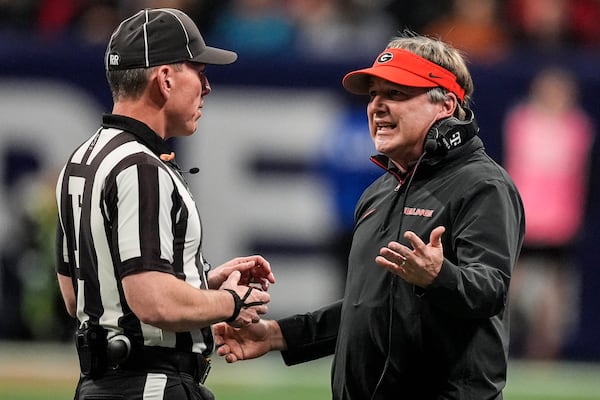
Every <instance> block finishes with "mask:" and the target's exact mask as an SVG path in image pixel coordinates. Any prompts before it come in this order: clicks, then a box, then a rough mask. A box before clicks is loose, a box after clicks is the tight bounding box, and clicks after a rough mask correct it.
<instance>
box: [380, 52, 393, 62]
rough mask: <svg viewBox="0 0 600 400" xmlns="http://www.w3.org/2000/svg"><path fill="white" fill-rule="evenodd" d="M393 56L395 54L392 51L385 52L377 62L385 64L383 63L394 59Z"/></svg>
mask: <svg viewBox="0 0 600 400" xmlns="http://www.w3.org/2000/svg"><path fill="white" fill-rule="evenodd" d="M392 58H394V55H393V54H392V53H390V52H385V53H383V54H382V55H380V56H379V58H378V59H377V62H378V63H380V64H383V63H386V62H390V61H392Z"/></svg>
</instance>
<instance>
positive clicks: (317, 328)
mask: <svg viewBox="0 0 600 400" xmlns="http://www.w3.org/2000/svg"><path fill="white" fill-rule="evenodd" d="M341 310H342V300H339V301H337V302H335V303H332V304H331V305H329V306H326V307H323V308H321V309H319V310H317V311H314V312H312V313H307V314H298V315H294V316H291V317H287V318H283V319H280V320H278V321H277V322H278V323H279V326H280V328H281V332H282V334H283V337H284V338H285V341H286V343H287V346H288V349H287V350H286V351H282V352H281V355H282V357H283V361H284V362H285V364H286V365H294V364H300V363H303V362H306V361H311V360H316V359H317V358H321V357H325V356H328V355H331V354H333V353H334V351H335V343H336V340H337V335H338V328H339V325H340V315H341Z"/></svg>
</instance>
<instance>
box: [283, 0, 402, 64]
mask: <svg viewBox="0 0 600 400" xmlns="http://www.w3.org/2000/svg"><path fill="white" fill-rule="evenodd" d="M287 8H288V12H289V13H290V15H291V18H292V20H293V21H294V22H295V24H296V28H297V30H298V36H297V42H296V46H295V47H296V50H297V51H298V52H299V53H300V55H307V56H310V57H312V58H314V59H325V60H339V59H342V58H345V59H347V58H348V57H352V56H355V57H361V56H365V54H364V53H363V51H367V49H374V48H375V49H378V48H380V46H381V43H386V42H388V41H389V40H390V39H391V37H392V36H393V34H394V32H395V25H394V21H393V20H392V19H391V18H389V17H388V16H387V15H386V14H385V13H384V12H383V9H382V8H381V7H378V2H374V3H371V2H368V1H359V0H287ZM349 54H350V55H351V56H349ZM368 55H369V56H370V55H371V54H370V52H369V54H368Z"/></svg>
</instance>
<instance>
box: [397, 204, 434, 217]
mask: <svg viewBox="0 0 600 400" xmlns="http://www.w3.org/2000/svg"><path fill="white" fill-rule="evenodd" d="M404 215H414V216H416V217H425V218H431V217H432V216H433V210H428V209H426V208H416V207H404Z"/></svg>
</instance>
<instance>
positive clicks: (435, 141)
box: [424, 108, 479, 155]
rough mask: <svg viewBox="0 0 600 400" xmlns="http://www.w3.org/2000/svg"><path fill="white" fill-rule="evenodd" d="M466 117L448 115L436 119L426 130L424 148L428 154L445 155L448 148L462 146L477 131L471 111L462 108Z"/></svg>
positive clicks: (477, 126)
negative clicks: (447, 116) (460, 118)
mask: <svg viewBox="0 0 600 400" xmlns="http://www.w3.org/2000/svg"><path fill="white" fill-rule="evenodd" d="M464 110H465V112H466V119H465V120H464V121H461V120H459V119H458V118H456V117H449V118H444V119H440V120H439V121H436V122H435V123H434V124H433V126H432V127H431V128H430V129H429V132H427V136H426V137H425V145H424V150H425V152H426V153H427V154H429V155H445V154H446V153H448V151H449V150H452V149H454V148H456V147H459V146H462V145H463V144H465V143H466V142H467V141H468V140H469V139H471V138H472V137H473V136H475V135H477V133H478V132H479V125H478V124H477V121H476V120H475V116H474V114H473V111H472V110H471V109H469V108H465V109H464Z"/></svg>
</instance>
